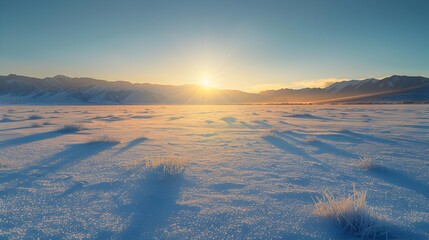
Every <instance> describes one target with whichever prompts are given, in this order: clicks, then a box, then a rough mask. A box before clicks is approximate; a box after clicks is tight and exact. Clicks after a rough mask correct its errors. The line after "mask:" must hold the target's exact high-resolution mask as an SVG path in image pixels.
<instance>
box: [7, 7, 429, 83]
mask: <svg viewBox="0 0 429 240" xmlns="http://www.w3.org/2000/svg"><path fill="white" fill-rule="evenodd" d="M428 12H429V1H418V0H412V1H405V0H404V1H381V0H369V1H357V0H354V1H352V0H341V1H321V0H312V1H310V0H296V1H288V0H281V1H232V0H229V1H222V0H218V1H95V0H94V1H82V0H75V1H61V0H51V1H46V0H39V1H20V0H15V1H12V0H11V1H6V0H0V74H1V75H6V74H9V73H16V74H22V75H30V76H36V77H46V76H53V75H56V74H64V75H69V76H88V77H94V78H101V79H107V80H126V81H131V82H151V83H160V84H175V85H179V84H185V83H197V82H200V81H202V80H203V79H209V80H210V82H211V83H212V84H213V85H214V86H216V87H220V88H235V89H241V90H248V91H256V90H260V89H266V88H279V87H294V88H298V87H303V86H320V85H323V84H325V83H326V82H331V81H336V80H338V79H361V78H365V77H382V76H387V75H393V74H405V75H423V76H429V47H428V46H429V44H428V42H429V14H427V13H428Z"/></svg>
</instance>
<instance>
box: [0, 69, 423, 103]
mask: <svg viewBox="0 0 429 240" xmlns="http://www.w3.org/2000/svg"><path fill="white" fill-rule="evenodd" d="M293 103H306V104H322V103H336V104H348V103H354V104H357V103H368V104H369V103H429V78H425V77H419V76H417V77H415V76H398V75H393V76H390V77H386V78H382V79H375V78H370V79H365V80H349V81H342V82H337V83H334V84H332V85H330V86H328V87H326V88H304V89H298V90H295V89H279V90H268V91H262V92H259V93H247V92H243V91H238V90H224V89H215V88H211V89H207V88H204V87H202V86H199V85H192V84H188V85H181V86H172V85H159V84H149V83H130V82H125V81H115V82H112V81H105V80H97V79H92V78H72V77H67V76H63V75H57V76H54V77H47V78H43V79H41V78H34V77H26V76H19V75H15V74H10V75H8V76H0V104H3V105H4V104H43V105H47V104H49V105H51V104H55V105H85V104H87V105H117V104H293Z"/></svg>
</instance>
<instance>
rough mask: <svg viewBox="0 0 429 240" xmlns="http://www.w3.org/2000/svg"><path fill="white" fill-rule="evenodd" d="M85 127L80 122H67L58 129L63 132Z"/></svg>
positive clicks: (77, 130)
mask: <svg viewBox="0 0 429 240" xmlns="http://www.w3.org/2000/svg"><path fill="white" fill-rule="evenodd" d="M84 129H85V128H84V127H83V126H82V125H81V124H69V125H64V127H62V128H60V129H59V130H58V131H60V132H63V133H74V132H79V131H82V130H84Z"/></svg>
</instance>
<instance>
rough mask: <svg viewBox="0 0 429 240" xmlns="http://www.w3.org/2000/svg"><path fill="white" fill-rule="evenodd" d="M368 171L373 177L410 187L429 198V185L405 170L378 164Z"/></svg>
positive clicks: (399, 185)
mask: <svg viewBox="0 0 429 240" xmlns="http://www.w3.org/2000/svg"><path fill="white" fill-rule="evenodd" d="M368 172H369V174H370V175H371V176H373V177H376V178H379V179H381V180H384V181H386V182H389V183H391V184H393V185H396V186H398V187H403V188H408V189H410V190H412V191H415V192H417V193H419V194H422V195H423V196H425V197H426V198H429V186H428V185H427V184H424V183H422V182H419V181H417V180H416V179H414V178H412V177H411V176H409V175H407V174H406V173H404V172H401V171H398V170H394V169H390V168H386V167H383V166H377V167H376V168H372V169H370V170H368Z"/></svg>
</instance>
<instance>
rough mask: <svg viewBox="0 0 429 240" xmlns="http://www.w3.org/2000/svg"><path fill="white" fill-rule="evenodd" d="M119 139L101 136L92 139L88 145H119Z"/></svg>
mask: <svg viewBox="0 0 429 240" xmlns="http://www.w3.org/2000/svg"><path fill="white" fill-rule="evenodd" d="M120 142H121V141H119V139H117V138H114V137H111V136H107V135H101V136H97V137H95V138H93V139H91V140H90V141H89V142H88V143H120Z"/></svg>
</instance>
